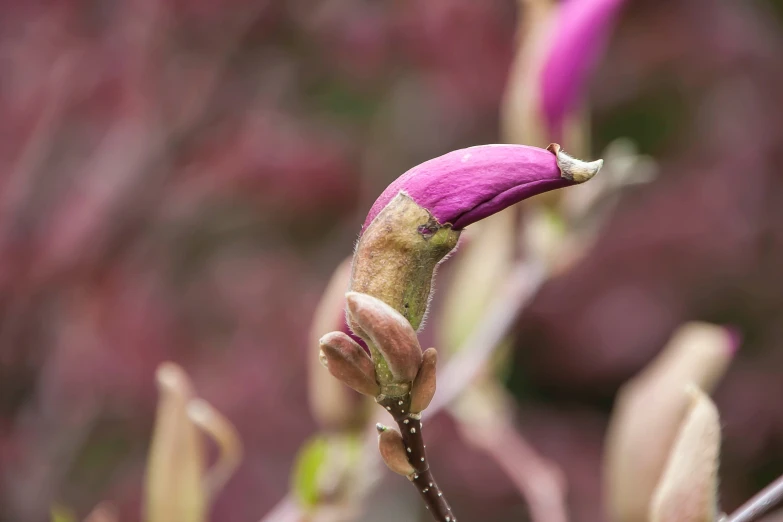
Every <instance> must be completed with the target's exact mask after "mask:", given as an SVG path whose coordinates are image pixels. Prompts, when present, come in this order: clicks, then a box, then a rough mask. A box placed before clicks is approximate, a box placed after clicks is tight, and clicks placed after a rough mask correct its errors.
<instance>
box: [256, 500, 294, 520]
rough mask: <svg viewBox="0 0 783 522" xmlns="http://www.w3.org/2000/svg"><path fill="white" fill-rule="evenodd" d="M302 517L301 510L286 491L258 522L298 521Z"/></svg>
mask: <svg viewBox="0 0 783 522" xmlns="http://www.w3.org/2000/svg"><path fill="white" fill-rule="evenodd" d="M302 517H303V514H302V510H301V509H300V508H299V506H298V505H297V503H296V501H295V500H294V498H293V496H292V495H291V494H290V493H288V494H287V495H286V496H284V497H283V498H282V499H280V502H278V503H277V505H275V507H273V508H272V509H271V510H270V511H269V513H267V514H266V515H264V517H263V518H262V519H261V520H259V521H258V522H300V521H301V520H302Z"/></svg>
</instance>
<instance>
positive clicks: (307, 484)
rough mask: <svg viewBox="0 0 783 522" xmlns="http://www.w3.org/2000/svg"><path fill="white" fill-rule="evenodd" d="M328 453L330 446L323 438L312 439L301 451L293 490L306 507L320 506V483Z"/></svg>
mask: <svg viewBox="0 0 783 522" xmlns="http://www.w3.org/2000/svg"><path fill="white" fill-rule="evenodd" d="M328 452H329V445H328V443H327V442H326V439H325V438H324V437H321V436H317V437H313V438H311V439H310V440H308V441H307V442H306V443H305V444H304V446H302V449H300V450H299V455H298V456H297V458H296V463H295V465H294V474H293V478H292V484H291V489H292V491H293V492H294V495H295V496H296V498H297V499H298V500H299V503H300V504H301V505H302V506H304V507H307V508H310V507H313V506H315V505H316V504H318V500H319V497H320V495H319V487H318V483H319V479H320V476H321V473H322V468H323V467H324V464H326V461H327V456H328Z"/></svg>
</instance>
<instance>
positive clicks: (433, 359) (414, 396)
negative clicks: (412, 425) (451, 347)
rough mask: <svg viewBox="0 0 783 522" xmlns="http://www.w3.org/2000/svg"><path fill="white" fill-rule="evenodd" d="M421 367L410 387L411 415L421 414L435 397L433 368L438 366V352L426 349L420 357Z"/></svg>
mask: <svg viewBox="0 0 783 522" xmlns="http://www.w3.org/2000/svg"><path fill="white" fill-rule="evenodd" d="M421 359H422V361H421V367H420V368H419V373H418V374H416V379H414V381H413V386H411V405H410V410H411V413H421V412H422V411H424V410H425V409H426V408H427V406H429V405H430V402H431V401H432V398H433V397H434V396H435V369H436V368H435V367H436V366H437V364H438V352H437V351H435V348H427V349H426V350H424V353H423V354H422V357H421Z"/></svg>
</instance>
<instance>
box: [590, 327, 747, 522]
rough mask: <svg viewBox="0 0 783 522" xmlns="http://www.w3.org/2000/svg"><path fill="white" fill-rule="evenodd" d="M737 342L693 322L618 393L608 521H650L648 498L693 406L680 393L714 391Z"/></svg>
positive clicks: (610, 446)
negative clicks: (691, 387) (690, 385)
mask: <svg viewBox="0 0 783 522" xmlns="http://www.w3.org/2000/svg"><path fill="white" fill-rule="evenodd" d="M737 343H738V340H737V336H736V334H735V333H734V332H733V331H731V330H729V329H727V328H723V327H720V326H715V325H710V324H706V323H689V324H687V325H685V326H684V327H682V328H680V329H679V330H678V331H677V332H676V333H675V335H674V336H673V337H672V340H671V341H670V342H669V344H668V345H667V346H666V348H664V350H663V351H662V352H661V354H660V355H659V356H658V357H657V358H656V359H655V360H654V361H653V362H652V363H650V364H649V365H648V366H647V367H646V368H645V369H644V370H643V371H642V373H641V374H640V375H638V376H636V377H635V378H633V379H632V380H631V381H629V382H628V383H627V384H626V385H625V386H623V388H622V389H621V390H620V392H619V394H618V397H617V401H616V404H615V409H614V412H613V414H612V419H611V422H610V424H609V428H608V433H607V437H606V441H607V446H606V466H605V467H606V470H605V473H606V474H605V489H606V492H607V495H608V497H607V501H606V504H607V511H608V515H609V519H610V520H612V521H615V522H628V521H641V520H647V516H648V513H649V505H650V499H651V497H652V494H653V491H654V489H655V487H656V484H658V482H659V480H660V477H661V474H662V472H663V469H664V466H665V465H666V459H667V457H668V455H669V453H670V451H671V448H672V445H673V444H674V440H675V437H676V434H677V430H678V429H679V426H680V424H681V422H682V419H683V418H684V416H685V414H686V412H687V410H688V407H689V401H688V397H687V396H686V395H685V394H683V393H682V390H683V389H684V387H685V386H686V385H687V384H688V383H695V384H696V385H697V386H699V388H701V389H703V390H705V391H706V392H710V391H712V389H713V388H714V386H715V385H716V384H717V382H718V380H719V379H720V378H721V377H722V376H723V374H724V373H725V371H726V368H727V367H728V364H729V362H730V361H731V359H732V357H733V355H734V352H735V351H736V349H737Z"/></svg>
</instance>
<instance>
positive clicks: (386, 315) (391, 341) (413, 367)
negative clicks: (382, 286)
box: [345, 292, 421, 384]
mask: <svg viewBox="0 0 783 522" xmlns="http://www.w3.org/2000/svg"><path fill="white" fill-rule="evenodd" d="M345 298H346V301H347V304H348V311H349V312H350V315H351V318H352V319H353V321H354V323H355V326H358V331H357V332H356V333H357V334H359V335H360V336H362V337H363V338H365V340H366V341H367V342H368V344H372V345H373V346H374V348H375V349H376V350H377V351H378V352H380V355H381V356H382V357H383V360H384V361H385V364H386V366H387V368H388V370H386V368H383V365H382V364H378V363H379V361H376V364H375V368H376V375H377V378H378V382H380V383H381V384H389V383H409V382H412V381H413V379H415V378H416V374H417V373H418V371H419V366H421V346H419V340H418V338H417V337H416V332H415V331H414V330H413V327H411V325H410V323H409V322H408V320H407V319H405V317H403V316H402V315H401V314H400V313H399V312H397V311H396V310H395V309H394V308H392V307H391V306H389V305H387V304H386V303H384V302H383V301H381V300H380V299H377V298H375V297H372V296H370V295H367V294H360V293H358V292H348V293H347V294H346V296H345Z"/></svg>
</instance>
